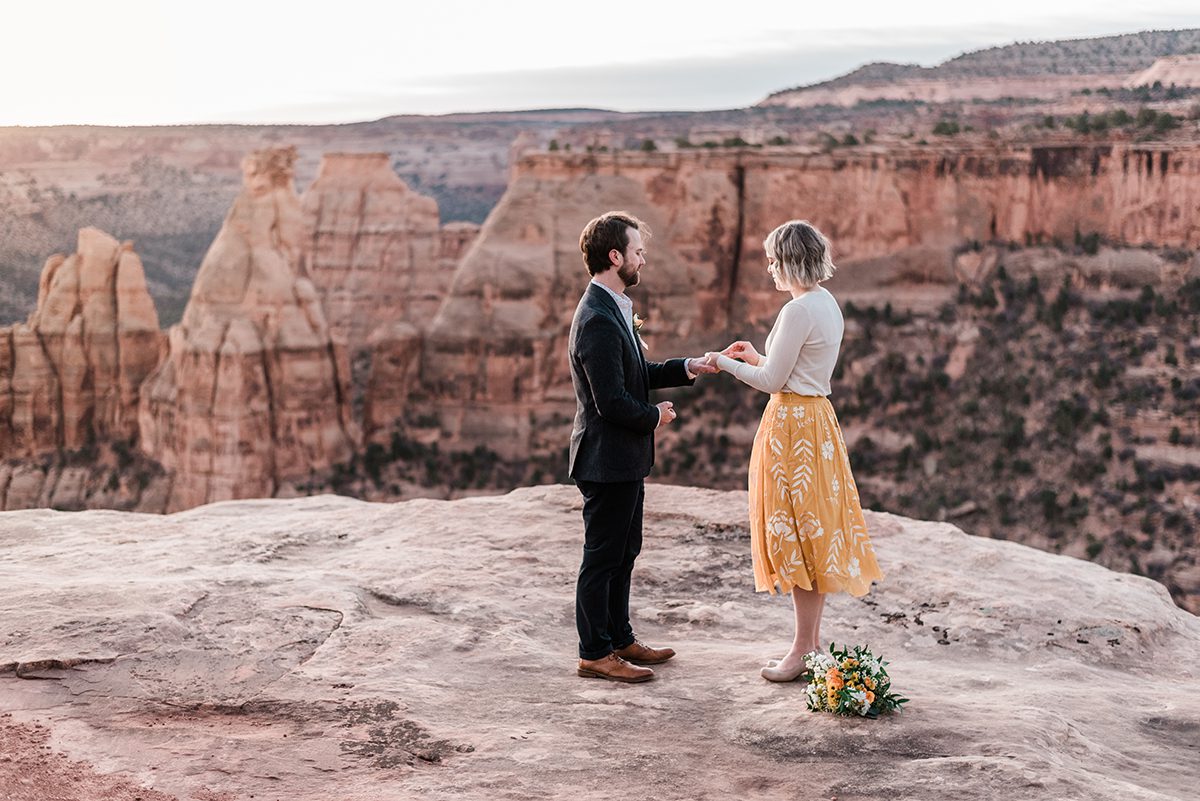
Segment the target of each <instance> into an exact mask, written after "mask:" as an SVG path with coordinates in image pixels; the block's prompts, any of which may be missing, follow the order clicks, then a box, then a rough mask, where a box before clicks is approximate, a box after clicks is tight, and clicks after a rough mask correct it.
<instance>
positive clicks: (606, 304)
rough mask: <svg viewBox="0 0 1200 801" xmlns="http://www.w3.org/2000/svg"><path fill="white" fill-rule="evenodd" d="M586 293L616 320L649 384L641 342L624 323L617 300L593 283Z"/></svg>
mask: <svg viewBox="0 0 1200 801" xmlns="http://www.w3.org/2000/svg"><path fill="white" fill-rule="evenodd" d="M588 294H589V296H590V297H591V299H592V303H593V304H596V305H598V306H599V307H600V308H601V309H604V310H605V311H607V312H608V315H609V316H610V317H612V318H613V319H615V320H616V321H617V327H618V328H620V329H621V332H622V333H624V334H625V341H626V342H628V343H629V346H630V347H631V348H633V352H634V353H636V354H637V357H638V363H639V364H640V365H641V366H642V378H643V379H644V380H645V381H646V385H647V386H649V384H650V368H648V367H647V366H646V357H645V355H643V353H642V343H640V342H638V338H637V335H635V334H634V333H633V332H632V331H630V330H629V326H628V325H626V324H625V318H624V317H623V316H622V315H621V310H620V309H619V308H618V307H617V302H616V301H615V300H613V299H612V296H610V295H609V294H608V293H607V292H605V291H604V289H603V288H602V287H598V286H596V285H595V284H588Z"/></svg>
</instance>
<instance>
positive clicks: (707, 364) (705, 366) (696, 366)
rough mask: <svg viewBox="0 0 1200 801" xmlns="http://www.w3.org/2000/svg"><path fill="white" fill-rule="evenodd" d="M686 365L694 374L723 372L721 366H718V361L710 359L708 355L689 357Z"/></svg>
mask: <svg viewBox="0 0 1200 801" xmlns="http://www.w3.org/2000/svg"><path fill="white" fill-rule="evenodd" d="M685 367H686V368H687V371H688V372H689V373H691V374H692V375H712V374H713V373H719V372H721V370H720V368H718V367H717V363H716V362H715V361H712V360H710V359H709V358H708V357H707V356H705V357H703V358H697V359H688V360H687V364H686V365H685Z"/></svg>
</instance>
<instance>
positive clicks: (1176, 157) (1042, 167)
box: [421, 145, 1200, 452]
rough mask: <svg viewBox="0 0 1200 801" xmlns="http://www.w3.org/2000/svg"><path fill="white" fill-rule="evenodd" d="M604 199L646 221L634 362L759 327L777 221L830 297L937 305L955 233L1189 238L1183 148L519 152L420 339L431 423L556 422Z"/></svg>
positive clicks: (767, 313) (473, 429) (515, 431)
mask: <svg viewBox="0 0 1200 801" xmlns="http://www.w3.org/2000/svg"><path fill="white" fill-rule="evenodd" d="M613 208H624V209H628V210H629V211H631V212H633V213H634V214H636V215H638V216H639V217H641V218H642V219H644V220H646V221H647V222H648V223H649V224H650V226H651V228H652V229H653V230H654V236H653V238H652V239H651V240H650V245H649V254H650V255H649V267H648V268H647V270H646V273H645V276H646V280H645V287H644V288H638V289H636V290H634V291H633V292H632V293H631V294H632V295H633V296H634V298H635V302H636V303H637V304H638V308H639V312H640V313H642V314H643V315H645V316H646V317H647V318H648V319H649V322H648V323H647V327H646V328H645V329H644V333H645V336H646V339H647V340H648V341H649V343H650V345H651V352H650V355H651V356H652V357H653V358H664V357H667V356H673V355H679V354H680V353H682V352H683V351H684V350H685V349H690V350H695V351H697V352H699V351H701V350H703V349H704V348H705V347H713V346H715V345H719V344H723V343H721V342H720V341H719V339H720V336H721V335H722V332H724V331H725V330H726V329H731V328H736V329H738V330H745V329H748V328H751V327H757V326H763V325H765V324H768V323H769V321H770V320H771V319H772V318H773V316H774V314H775V312H776V311H777V310H778V306H779V303H778V298H777V297H776V293H774V292H773V291H772V289H771V287H770V284H769V282H768V280H767V279H766V276H765V272H764V269H765V262H764V259H763V256H762V248H761V241H762V239H763V237H764V236H765V235H766V234H767V233H768V232H769V231H770V230H771V229H772V228H774V227H775V226H776V225H778V224H779V223H781V222H784V221H786V220H788V219H793V218H807V219H809V220H812V221H813V222H814V223H815V224H816V225H818V226H819V227H820V228H821V229H822V230H823V231H825V232H826V233H827V234H828V235H829V237H830V239H831V240H832V243H833V249H834V257H835V260H836V261H838V262H839V264H840V265H841V266H842V268H843V269H842V271H841V272H840V273H839V275H838V277H837V278H836V279H835V282H837V283H838V284H839V294H842V295H847V296H851V295H853V293H854V292H856V291H858V292H864V293H870V292H872V291H875V290H878V288H879V287H881V286H886V285H888V284H889V283H892V282H895V281H897V280H898V279H900V278H902V279H904V280H905V281H906V282H907V283H910V284H911V283H913V282H914V281H915V282H926V283H928V284H929V289H930V290H931V291H924V290H922V291H921V292H920V293H918V294H920V295H921V296H923V298H924V300H925V301H926V302H928V301H929V300H930V299H931V298H932V299H934V300H936V299H937V298H938V297H939V296H946V297H948V296H949V294H950V292H951V291H952V289H953V288H954V287H955V286H956V284H957V279H956V277H955V274H954V272H953V267H954V258H953V254H954V251H955V250H956V249H957V248H959V247H960V246H962V245H963V244H964V243H967V242H971V241H981V242H982V241H993V240H1000V241H1009V242H1017V243H1024V242H1027V241H1043V240H1044V241H1053V240H1059V241H1062V242H1067V243H1070V242H1072V241H1074V238H1075V237H1076V236H1078V235H1080V234H1085V235H1086V234H1098V235H1100V236H1101V237H1104V238H1105V239H1107V240H1110V241H1113V242H1120V243H1126V244H1130V245H1141V244H1152V245H1160V246H1180V247H1196V246H1198V245H1200V213H1198V212H1200V146H1195V145H1191V146H1186V147H1171V146H1164V145H1136V146H1135V145H1088V146H1071V147H1032V148H1030V147H1024V148H1022V147H1012V146H997V147H995V148H981V149H953V148H930V147H923V148H913V149H912V150H906V151H903V152H887V151H885V150H882V149H871V148H864V149H861V150H855V151H845V152H839V153H836V154H816V153H795V152H793V153H783V152H769V151H740V152H712V151H698V152H675V153H648V154H647V153H626V152H617V153H605V154H547V153H543V154H535V155H530V156H526V157H525V158H523V159H522V160H521V161H520V162H519V164H518V165H517V167H516V171H515V175H514V180H513V182H512V183H511V185H510V186H509V189H508V192H507V193H506V194H505V196H504V198H503V199H502V200H501V202H500V204H499V205H498V206H497V207H496V209H495V210H494V211H493V212H492V214H491V216H490V217H489V218H488V220H487V222H486V223H485V224H484V227H483V230H482V232H481V234H480V238H479V240H478V241H476V242H475V244H474V245H473V247H472V248H471V250H470V251H469V252H468V253H467V254H466V255H465V256H464V258H463V261H462V263H461V264H460V266H459V269H458V272H457V273H456V275H455V277H454V282H453V284H452V286H451V288H450V293H449V296H448V297H447V299H446V301H445V303H444V304H443V305H442V308H441V310H440V311H439V313H438V316H437V318H436V319H435V321H434V325H433V327H432V329H431V330H430V332H429V335H428V336H427V338H426V341H425V346H424V356H423V363H422V367H421V374H422V385H423V388H424V389H423V391H424V392H425V394H426V402H427V403H428V405H429V406H430V411H435V412H437V413H438V414H440V415H441V417H442V425H443V428H444V429H446V430H449V431H452V432H455V433H457V434H459V435H461V436H462V438H463V440H464V442H479V441H496V440H495V437H496V435H498V434H500V433H504V434H506V435H510V436H511V435H515V437H513V438H512V439H511V440H509V441H510V442H515V441H524V442H527V441H528V440H529V438H530V437H533V436H536V432H537V430H538V427H539V424H538V422H537V421H536V420H535V419H534V418H533V417H532V416H531V414H532V413H534V412H541V413H545V412H546V411H547V410H551V409H552V410H554V412H555V413H557V414H562V413H569V410H570V408H571V397H572V396H571V390H570V383H569V379H568V375H567V369H566V365H567V362H566V354H565V346H566V332H567V329H568V327H569V324H570V319H571V315H572V314H573V312H574V308H575V304H576V302H577V300H578V298H579V295H580V293H581V291H582V290H583V288H584V286H585V285H586V283H587V280H588V276H587V274H586V272H585V270H584V268H583V266H582V262H581V259H580V255H579V250H578V236H579V231H580V230H581V229H582V227H583V225H584V223H585V222H586V221H587V220H588V219H590V218H591V217H593V216H594V215H596V214H598V213H600V212H602V211H605V210H607V209H613ZM489 438H491V439H489ZM509 447H511V448H512V449H513V451H514V452H523V451H524V450H525V448H524V447H523V446H516V445H512V446H505V445H503V444H502V445H501V449H502V450H507V449H508V448H509Z"/></svg>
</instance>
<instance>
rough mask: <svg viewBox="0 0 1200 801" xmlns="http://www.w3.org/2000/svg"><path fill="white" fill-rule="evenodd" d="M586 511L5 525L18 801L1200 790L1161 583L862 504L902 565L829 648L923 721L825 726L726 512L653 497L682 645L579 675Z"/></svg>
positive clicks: (552, 494)
mask: <svg viewBox="0 0 1200 801" xmlns="http://www.w3.org/2000/svg"><path fill="white" fill-rule="evenodd" d="M579 501H580V499H579V493H578V492H577V490H575V488H573V487H563V486H543V487H533V488H529V489H523V490H519V491H517V492H514V493H511V494H509V495H506V496H502V497H490V498H473V499H467V500H461V501H453V502H445V501H430V500H414V501H408V502H405V503H400V504H368V503H363V502H361V501H356V500H352V499H350V498H344V497H333V496H324V497H312V498H305V499H291V500H266V501H236V502H228V503H222V504H216V505H212V506H206V507H202V508H199V509H193V510H190V511H188V512H185V513H181V514H175V515H168V516H166V517H144V516H138V515H124V514H114V513H112V512H84V513H80V514H77V515H70V516H68V515H63V514H59V513H54V512H50V511H47V510H40V511H27V512H17V513H12V514H8V515H5V516H3V518H0V542H3V543H4V549H5V557H6V558H5V561H4V564H3V565H2V566H0V580H2V581H3V585H4V587H5V594H6V601H7V602H6V603H5V605H4V607H3V608H0V708H2V709H3V710H5V713H6V714H8V715H11V717H2V716H0V752H3V753H4V758H0V797H4V798H12V799H14V801H33V799H35V798H48V797H53V798H61V799H64V801H84V799H91V798H96V797H105V798H107V797H117V798H121V799H127V801H133V799H134V798H135V797H137V796H139V795H140V796H141V797H143V798H152V799H156V800H160V799H161V800H163V801H165V799H180V800H181V801H182V800H183V799H233V798H239V799H240V798H249V797H250V796H254V797H255V798H289V799H295V800H296V801H310V800H312V801H315V800H316V799H322V800H323V799H328V798H338V799H345V801H357V800H358V799H379V798H430V799H458V798H484V797H495V796H496V794H497V793H496V788H497V787H502V788H505V790H504V792H503V793H501V795H507V797H512V798H538V799H557V798H599V797H601V796H602V795H605V794H608V793H609V790H608V786H609V785H610V784H611V778H612V776H614V775H620V776H621V777H623V781H625V782H628V783H630V784H633V785H636V786H637V787H638V788H639V793H640V795H641V796H642V797H645V798H655V799H682V798H687V799H697V800H698V801H707V799H726V798H798V797H804V798H830V797H834V796H836V797H839V798H855V799H863V800H864V801H874V799H895V798H921V799H929V801H950V799H966V800H967V801H973V800H974V799H979V800H980V801H984V800H985V799H986V800H987V801H990V800H991V799H996V798H1005V799H1012V801H1040V800H1041V799H1046V798H1053V799H1061V800H1062V801H1074V800H1075V799H1079V801H1084V800H1085V799H1086V801H1127V799H1130V798H1145V799H1151V798H1153V799H1161V800H1162V801H1183V800H1184V799H1189V798H1192V797H1194V795H1195V793H1194V788H1195V787H1196V785H1197V783H1198V782H1200V763H1197V761H1196V760H1195V759H1194V758H1193V757H1194V751H1195V735H1196V732H1197V730H1198V729H1200V698H1198V697H1197V694H1196V693H1195V691H1194V688H1195V685H1196V682H1197V681H1200V671H1198V669H1197V664H1200V621H1198V620H1197V618H1196V617H1194V616H1193V615H1190V614H1188V613H1187V612H1185V611H1183V610H1181V609H1179V608H1177V607H1175V606H1174V605H1173V604H1172V603H1171V601H1170V599H1169V598H1168V597H1167V595H1166V592H1165V591H1164V590H1163V588H1162V587H1161V586H1159V585H1158V584H1156V583H1154V582H1152V581H1150V580H1148V579H1144V578H1138V577H1135V576H1129V575H1123V574H1118V573H1114V572H1111V571H1108V570H1105V569H1104V568H1101V567H1099V566H1097V565H1094V564H1090V563H1087V562H1084V561H1080V560H1077V559H1071V558H1067V557H1062V556H1054V555H1051V554H1047V553H1044V552H1041V551H1036V550H1033V549H1031V548H1027V547H1024V546H1020V545H1017V544H1015V543H1011V542H1004V541H995V540H987V539H981V538H976V537H970V536H967V535H965V534H963V533H962V532H961V531H959V530H958V529H956V528H955V527H954V526H951V525H948V524H939V523H928V522H920V521H914V520H909V519H905V518H900V517H896V516H893V515H886V514H878V513H870V512H868V514H867V523H868V526H869V527H870V530H871V535H872V538H873V540H874V543H875V546H876V549H877V552H878V554H879V560H880V563H881V565H882V566H883V569H884V571H885V572H886V574H887V577H886V578H885V580H884V581H883V582H881V583H880V584H878V585H877V586H876V588H875V589H874V590H873V591H872V593H871V594H870V595H868V596H866V597H865V598H862V599H854V598H850V597H848V596H846V595H834V596H830V598H829V601H828V604H827V607H826V613H825V621H824V625H823V626H822V635H823V639H825V640H826V641H830V640H832V641H835V642H837V643H839V644H841V643H863V644H868V645H870V646H871V647H872V648H873V649H874V650H875V652H876V653H877V654H881V655H882V656H883V658H885V659H887V660H888V661H889V663H890V664H889V666H888V669H889V672H890V674H891V676H892V678H893V681H894V682H895V685H896V687H897V688H898V689H899V690H900V691H902V692H903V693H904V695H906V696H907V697H908V698H910V699H911V701H910V703H909V705H908V707H907V708H906V709H905V711H904V712H903V713H901V714H899V715H895V716H891V717H887V718H883V719H880V720H876V721H868V720H859V719H839V718H833V717H829V716H824V715H816V714H813V713H810V712H808V711H806V710H805V705H804V688H803V685H802V684H799V683H792V684H769V683H767V682H765V681H763V680H762V679H761V678H760V677H759V675H758V669H759V667H760V666H761V665H762V664H763V663H764V662H765V661H766V660H767V659H768V658H772V657H778V656H779V655H780V654H781V653H782V650H783V649H785V648H786V647H787V643H788V641H789V639H790V637H789V631H790V629H789V626H790V625H791V616H792V613H791V608H790V605H789V604H788V602H787V601H786V599H781V598H778V597H775V598H771V597H766V596H763V595H756V594H755V593H754V592H753V585H752V581H751V573H750V566H749V545H748V533H747V530H746V523H745V519H746V518H745V504H746V496H745V493H739V492H731V493H725V492H712V491H705V490H697V489H692V488H686V487H668V486H660V485H650V486H649V487H647V522H646V525H647V537H646V546H645V547H644V548H643V551H642V554H641V557H640V559H639V562H638V570H637V571H636V574H635V578H634V589H633V595H632V600H633V604H632V610H633V616H634V621H633V622H634V625H635V627H636V630H637V632H638V634H639V636H641V637H643V638H645V639H646V640H647V641H648V642H651V643H658V644H669V645H671V646H673V647H675V648H676V649H677V650H678V651H679V655H678V656H677V657H676V658H675V659H673V660H672V661H670V662H668V663H666V664H665V665H662V666H658V667H657V668H656V673H657V677H656V678H655V680H654V681H652V682H649V683H647V684H643V685H636V686H621V685H613V684H610V683H607V682H599V681H595V680H586V679H581V678H578V677H577V676H576V675H575V673H574V662H575V658H576V657H575V639H576V634H575V629H574V625H573V619H572V613H573V589H574V577H575V571H576V569H577V567H578V560H579V554H580V548H581V543H582V540H581V528H580V527H581V522H580V519H579ZM129 565H136V566H137V570H136V573H130V572H129V568H128V566H129ZM37 679H52V680H40V681H39V680H37ZM118 784H119V785H120V786H121V788H123V789H122V794H121V795H116V794H115V792H116V791H115V790H113V791H109V790H107V789H105V791H103V792H102V791H100V790H99V789H97V788H98V787H100V788H107V787H108V786H109V785H118ZM139 786H140V788H144V789H143V792H140V793H138V792H135V791H136V790H137V789H138V788H139ZM597 788H601V789H597ZM35 792H36V794H34V793H35ZM110 792H112V793H113V794H112V795H110V794H109V793H110ZM164 797H165V798H164Z"/></svg>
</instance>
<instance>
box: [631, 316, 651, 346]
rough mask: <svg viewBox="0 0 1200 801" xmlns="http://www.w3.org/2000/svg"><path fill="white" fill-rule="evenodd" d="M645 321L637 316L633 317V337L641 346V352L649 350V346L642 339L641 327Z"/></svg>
mask: <svg viewBox="0 0 1200 801" xmlns="http://www.w3.org/2000/svg"><path fill="white" fill-rule="evenodd" d="M645 324H646V321H645V320H643V319H642V318H641V317H639V316H638V315H637V313H636V312H635V313H634V315H633V335H634V336H635V337H637V341H638V344H639V345H641V346H642V350H650V346H649V345H647V344H646V340H644V339H642V326H643V325H645Z"/></svg>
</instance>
